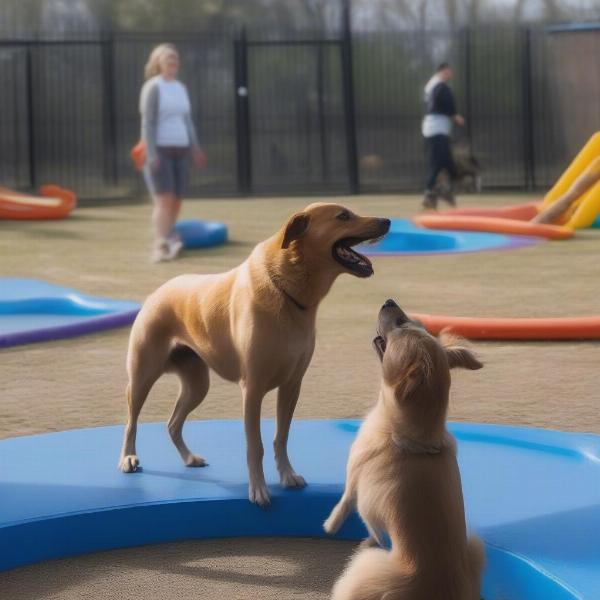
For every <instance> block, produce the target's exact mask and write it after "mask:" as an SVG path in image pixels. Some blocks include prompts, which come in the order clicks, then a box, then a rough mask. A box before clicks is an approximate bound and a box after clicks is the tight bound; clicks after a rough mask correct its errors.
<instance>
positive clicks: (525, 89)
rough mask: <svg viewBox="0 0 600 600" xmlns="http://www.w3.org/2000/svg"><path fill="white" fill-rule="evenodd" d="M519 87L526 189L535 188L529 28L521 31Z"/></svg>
mask: <svg viewBox="0 0 600 600" xmlns="http://www.w3.org/2000/svg"><path fill="white" fill-rule="evenodd" d="M521 47H522V59H521V65H522V68H521V89H522V105H523V107H522V113H523V171H524V179H525V181H524V183H525V187H526V188H527V189H528V190H533V189H535V185H536V184H535V141H534V132H533V94H532V87H533V86H532V81H531V76H532V69H531V29H530V28H529V27H525V28H524V29H523V32H522V45H521Z"/></svg>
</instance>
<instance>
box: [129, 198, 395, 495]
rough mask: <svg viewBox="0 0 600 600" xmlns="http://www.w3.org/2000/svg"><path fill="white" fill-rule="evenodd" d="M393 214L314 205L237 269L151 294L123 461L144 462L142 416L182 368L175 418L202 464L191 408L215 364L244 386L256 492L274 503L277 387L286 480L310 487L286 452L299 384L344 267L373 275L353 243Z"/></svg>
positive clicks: (133, 465)
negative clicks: (272, 398) (266, 431)
mask: <svg viewBox="0 0 600 600" xmlns="http://www.w3.org/2000/svg"><path fill="white" fill-rule="evenodd" d="M389 227H390V221H389V219H380V218H376V217H360V216H358V215H356V214H354V213H353V212H352V211H350V210H349V209H347V208H345V207H344V206H340V205H339V204H323V203H319V204H311V205H310V206H308V207H307V208H306V209H304V210H303V211H302V212H299V213H297V214H295V215H293V216H292V217H290V219H289V220H288V221H287V223H285V224H284V225H283V227H282V228H281V229H280V230H279V231H278V232H277V233H275V234H274V235H273V236H272V237H270V238H269V239H268V240H266V241H264V242H261V243H260V244H258V245H257V246H256V248H254V250H253V251H252V253H251V254H250V256H249V257H248V259H247V260H246V261H245V262H244V263H242V264H241V265H240V266H239V267H237V268H235V269H232V270H231V271H228V272H227V273H221V274H216V275H182V276H180V277H176V278H175V279H172V280H171V281H168V282H167V283H165V284H164V285H163V286H162V287H160V288H159V289H158V290H156V291H155V292H154V293H153V294H152V295H150V296H149V297H148V299H147V300H146V302H145V303H144V306H143V307H142V309H141V311H140V313H139V314H138V316H137V318H136V320H135V323H134V324H133V327H132V330H131V336H130V339H129V352H128V355H127V371H128V374H129V384H128V386H127V401H128V405H129V419H128V422H127V426H126V428H125V437H124V440H123V448H122V451H121V458H120V462H119V466H120V468H121V470H122V471H124V472H126V473H129V472H132V471H135V470H136V469H137V468H138V466H139V459H138V457H137V455H136V450H135V437H136V429H137V420H138V417H139V414H140V411H141V409H142V406H143V404H144V402H145V400H146V397H147V395H148V393H149V391H150V389H151V387H152V386H153V384H154V382H155V381H156V380H157V379H158V378H159V377H160V376H161V375H162V374H163V373H165V372H167V371H170V372H174V373H176V374H177V375H178V376H179V378H180V380H181V392H180V395H179V398H178V399H177V402H176V404H175V408H174V410H173V414H172V415H171V418H170V420H169V423H168V429H169V433H170V435H171V438H172V440H173V443H174V444H175V446H176V447H177V449H178V450H179V453H180V454H181V457H182V459H183V461H184V462H185V464H186V465H188V466H190V467H201V466H204V465H205V464H206V463H205V461H204V459H203V458H201V457H200V456H197V455H195V454H192V452H191V451H190V450H189V448H188V447H187V445H186V444H185V442H184V440H183V436H182V429H183V424H184V421H185V419H186V417H187V416H188V415H189V413H190V412H191V411H192V410H194V408H196V407H197V406H198V405H199V404H200V403H201V402H202V400H204V397H205V396H206V393H207V392H208V387H209V378H208V374H209V369H212V370H213V371H215V372H216V373H217V374H218V375H220V376H221V377H223V378H224V379H227V380H229V381H234V382H239V384H240V386H241V388H242V396H243V411H244V425H245V432H246V443H247V462H248V472H249V498H250V500H251V501H252V502H256V503H258V504H260V505H264V504H267V503H268V502H269V490H268V489H267V485H266V483H265V477H264V473H263V465H262V459H263V445H262V440H261V434H260V412H261V404H262V400H263V397H264V396H265V394H266V393H267V392H269V391H270V390H273V389H275V388H279V389H278V395H277V431H276V434H275V441H274V449H275V459H276V463H277V469H278V471H279V475H280V479H281V483H282V485H284V486H285V487H302V486H304V485H305V481H304V479H303V478H302V476H301V475H298V474H297V473H296V472H295V471H294V469H293V467H292V465H291V464H290V461H289V459H288V453H287V441H288V433H289V429H290V424H291V421H292V416H293V414H294V409H295V407H296V402H297V400H298V396H299V394H300V385H301V383H302V378H303V376H304V373H305V371H306V369H307V367H308V365H309V363H310V360H311V357H312V354H313V350H314V346H315V319H316V315H317V308H318V307H319V304H320V302H321V300H322V299H323V298H324V297H325V296H326V295H327V293H328V291H329V289H330V287H331V285H332V284H333V282H334V281H335V279H336V278H337V277H338V275H340V274H341V273H350V274H352V275H355V276H357V277H369V276H370V275H372V274H373V268H372V265H371V263H370V261H369V259H368V258H366V257H365V256H362V255H361V254H359V253H358V252H356V251H355V250H353V249H352V246H355V245H356V244H358V243H360V242H363V241H367V240H372V239H375V238H379V237H381V236H383V235H385V234H386V233H387V232H388V229H389Z"/></svg>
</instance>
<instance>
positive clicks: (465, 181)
mask: <svg viewBox="0 0 600 600" xmlns="http://www.w3.org/2000/svg"><path fill="white" fill-rule="evenodd" d="M452 159H453V160H454V165H455V167H456V175H455V177H454V179H452V178H451V177H450V174H449V173H448V172H447V171H442V172H441V173H440V174H439V175H438V177H437V180H436V184H435V187H434V189H433V194H432V196H430V197H428V205H427V206H426V208H428V209H432V210H437V204H438V199H440V198H441V199H442V200H445V201H446V202H447V203H448V204H450V206H456V199H455V197H454V193H455V192H459V193H470V194H475V193H477V194H478V193H480V192H481V189H482V177H481V165H480V163H479V161H478V160H477V158H476V157H475V155H474V154H473V151H472V149H471V146H470V144H468V143H467V142H466V141H464V140H463V141H460V142H455V143H453V144H452Z"/></svg>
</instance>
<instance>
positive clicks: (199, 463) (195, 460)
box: [185, 453, 208, 467]
mask: <svg viewBox="0 0 600 600" xmlns="http://www.w3.org/2000/svg"><path fill="white" fill-rule="evenodd" d="M185 466H186V467H207V466H208V463H207V462H206V461H205V460H204V459H203V458H202V457H201V456H198V455H197V454H191V453H190V455H189V456H188V457H187V458H186V459H185Z"/></svg>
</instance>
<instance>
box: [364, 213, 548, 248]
mask: <svg viewBox="0 0 600 600" xmlns="http://www.w3.org/2000/svg"><path fill="white" fill-rule="evenodd" d="M541 241H542V240H541V238H538V237H528V236H522V235H518V236H517V235H504V234H501V233H480V232H473V231H437V230H432V229H425V228H424V227H419V226H418V225H416V224H415V223H413V222H412V221H409V220H407V219H392V224H391V226H390V231H389V233H388V234H387V235H386V236H385V237H384V238H383V239H382V240H381V241H379V242H377V243H376V244H370V245H366V244H365V245H363V246H359V247H358V248H357V249H358V250H359V252H362V253H363V254H366V255H367V256H392V255H397V254H400V255H423V254H452V253H465V252H481V251H483V250H509V249H514V248H522V247H524V246H531V245H533V244H538V243H540V242H541Z"/></svg>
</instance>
